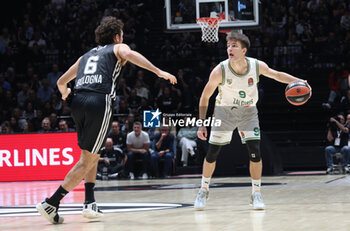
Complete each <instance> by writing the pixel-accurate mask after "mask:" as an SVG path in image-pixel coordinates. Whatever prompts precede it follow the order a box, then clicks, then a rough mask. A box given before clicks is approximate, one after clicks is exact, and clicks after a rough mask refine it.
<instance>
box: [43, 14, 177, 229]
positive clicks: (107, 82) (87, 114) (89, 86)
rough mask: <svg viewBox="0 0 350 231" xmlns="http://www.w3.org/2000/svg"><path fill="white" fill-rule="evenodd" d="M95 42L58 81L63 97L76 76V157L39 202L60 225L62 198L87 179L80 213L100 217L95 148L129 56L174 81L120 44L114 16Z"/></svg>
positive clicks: (107, 124) (103, 137) (105, 22)
mask: <svg viewBox="0 0 350 231" xmlns="http://www.w3.org/2000/svg"><path fill="white" fill-rule="evenodd" d="M95 36H96V42H97V44H98V46H97V47H95V48H93V49H91V50H90V51H88V52H87V53H85V54H84V55H83V56H81V57H80V58H79V59H78V60H77V61H76V63H75V64H73V65H72V66H71V67H70V68H69V69H68V71H67V72H66V73H64V74H63V75H62V76H61V77H60V79H59V80H58V81H57V86H58V89H59V91H60V92H61V94H62V99H63V100H66V99H67V97H68V95H69V94H70V93H71V89H70V88H68V87H67V83H68V82H70V81H71V80H73V79H74V78H76V80H75V94H74V97H73V100H72V105H71V107H72V117H73V119H74V122H75V125H76V129H77V133H78V145H79V147H80V148H81V156H80V160H79V161H78V162H77V163H76V165H75V166H74V167H73V168H72V169H71V170H70V171H69V172H68V174H67V175H66V177H65V179H64V181H63V183H62V185H61V186H60V187H59V188H58V189H57V191H56V192H55V193H54V194H53V195H52V196H51V197H50V198H47V199H46V200H45V201H43V202H42V203H39V204H37V206H36V208H37V210H38V211H39V213H40V214H41V215H42V216H44V217H45V218H46V219H47V220H48V221H50V222H51V223H53V224H61V223H62V222H63V218H62V217H60V216H59V215H58V213H57V210H58V207H59V204H60V201H61V199H62V198H63V197H64V196H65V195H66V194H67V193H68V192H69V191H71V190H72V189H73V188H74V187H76V186H77V185H78V184H79V183H80V182H81V180H82V179H83V178H85V202H84V206H83V216H84V217H86V218H90V219H91V218H98V217H101V216H102V215H103V214H102V212H101V211H100V210H99V209H98V207H97V205H96V202H95V198H94V186H95V181H96V171H97V164H98V160H99V157H100V155H99V152H100V149H101V147H102V146H103V144H104V143H105V140H106V137H107V132H108V131H109V128H110V124H111V120H112V104H113V101H114V99H115V94H116V92H115V90H116V82H117V79H118V76H119V74H120V71H121V68H122V67H123V66H124V65H125V63H126V62H127V61H130V62H131V63H133V64H135V65H137V66H140V67H142V68H144V69H147V70H149V71H151V72H153V73H155V74H156V75H157V76H158V77H160V78H163V79H166V80H169V81H170V82H171V83H172V84H176V82H177V80H176V78H175V76H173V75H171V74H169V73H167V72H165V71H162V70H160V69H159V68H157V67H155V66H154V65H153V64H152V63H151V62H149V61H148V60H147V59H146V58H145V57H144V56H142V55H141V54H140V53H138V52H136V51H132V50H131V49H130V48H129V46H127V45H126V44H123V43H122V42H123V23H122V22H121V21H120V20H117V19H116V18H114V17H106V18H104V19H103V20H102V22H101V24H100V25H99V26H98V27H97V28H96V30H95Z"/></svg>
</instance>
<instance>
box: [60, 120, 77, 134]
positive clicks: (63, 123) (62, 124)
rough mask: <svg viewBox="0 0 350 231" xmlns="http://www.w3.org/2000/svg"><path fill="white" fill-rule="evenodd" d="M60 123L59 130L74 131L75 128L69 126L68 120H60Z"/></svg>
mask: <svg viewBox="0 0 350 231" xmlns="http://www.w3.org/2000/svg"><path fill="white" fill-rule="evenodd" d="M58 125H59V128H60V129H59V130H58V132H74V129H72V128H70V127H68V124H67V121H66V120H60V122H59V123H58Z"/></svg>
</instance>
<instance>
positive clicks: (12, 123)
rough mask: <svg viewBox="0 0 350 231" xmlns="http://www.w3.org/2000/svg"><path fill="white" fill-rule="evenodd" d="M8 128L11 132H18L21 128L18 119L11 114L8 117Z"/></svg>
mask: <svg viewBox="0 0 350 231" xmlns="http://www.w3.org/2000/svg"><path fill="white" fill-rule="evenodd" d="M10 130H11V131H12V132H13V133H20V132H21V129H20V128H19V125H18V121H17V119H16V118H15V117H13V116H11V118H10Z"/></svg>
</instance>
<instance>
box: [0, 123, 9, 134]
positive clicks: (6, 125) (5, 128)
mask: <svg viewBox="0 0 350 231" xmlns="http://www.w3.org/2000/svg"><path fill="white" fill-rule="evenodd" d="M11 133H12V132H11V128H10V123H9V122H8V121H5V122H3V123H2V124H1V134H11Z"/></svg>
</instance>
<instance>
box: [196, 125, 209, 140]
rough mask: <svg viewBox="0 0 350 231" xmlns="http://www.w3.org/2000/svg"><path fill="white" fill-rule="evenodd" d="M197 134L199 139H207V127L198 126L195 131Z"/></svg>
mask: <svg viewBox="0 0 350 231" xmlns="http://www.w3.org/2000/svg"><path fill="white" fill-rule="evenodd" d="M197 136H198V138H199V139H201V140H207V128H206V127H204V126H200V127H199V128H198V131H197Z"/></svg>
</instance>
